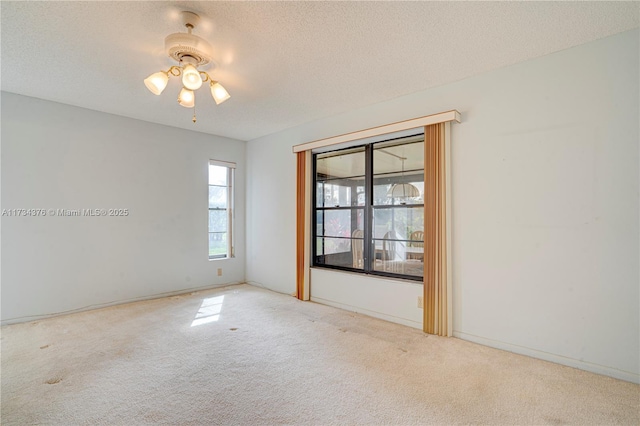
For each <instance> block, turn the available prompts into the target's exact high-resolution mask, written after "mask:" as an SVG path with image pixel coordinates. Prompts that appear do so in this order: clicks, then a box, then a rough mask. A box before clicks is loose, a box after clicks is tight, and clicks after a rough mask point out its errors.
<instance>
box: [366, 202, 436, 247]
mask: <svg viewBox="0 0 640 426" xmlns="http://www.w3.org/2000/svg"><path fill="white" fill-rule="evenodd" d="M422 230H424V208H423V207H408V206H407V207H402V206H398V207H385V208H380V207H379V208H374V209H373V237H374V238H384V236H385V234H386V233H387V232H389V231H394V232H395V233H396V239H398V240H409V239H411V234H412V233H413V232H415V231H422Z"/></svg>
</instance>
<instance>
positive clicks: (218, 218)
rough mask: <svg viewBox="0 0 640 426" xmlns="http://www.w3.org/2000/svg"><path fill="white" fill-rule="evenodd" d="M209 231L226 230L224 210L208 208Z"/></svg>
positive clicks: (225, 213)
mask: <svg viewBox="0 0 640 426" xmlns="http://www.w3.org/2000/svg"><path fill="white" fill-rule="evenodd" d="M209 232H227V211H226V210H209Z"/></svg>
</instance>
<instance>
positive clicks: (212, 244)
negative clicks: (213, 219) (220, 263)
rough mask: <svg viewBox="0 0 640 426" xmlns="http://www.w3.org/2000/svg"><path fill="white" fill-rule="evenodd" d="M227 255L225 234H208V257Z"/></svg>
mask: <svg viewBox="0 0 640 426" xmlns="http://www.w3.org/2000/svg"><path fill="white" fill-rule="evenodd" d="M222 255H224V256H226V255H227V233H226V232H215V233H214V232H210V233H209V256H222Z"/></svg>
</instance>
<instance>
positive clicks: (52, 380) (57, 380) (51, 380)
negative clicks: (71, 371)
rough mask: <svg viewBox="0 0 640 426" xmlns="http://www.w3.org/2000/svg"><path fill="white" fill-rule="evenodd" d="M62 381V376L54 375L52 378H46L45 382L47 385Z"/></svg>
mask: <svg viewBox="0 0 640 426" xmlns="http://www.w3.org/2000/svg"><path fill="white" fill-rule="evenodd" d="M61 381H62V377H54V378H52V379H49V380H47V381H46V382H45V383H46V384H48V385H55V384H56V383H60V382H61Z"/></svg>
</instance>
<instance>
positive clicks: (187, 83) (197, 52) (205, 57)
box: [144, 11, 231, 123]
mask: <svg viewBox="0 0 640 426" xmlns="http://www.w3.org/2000/svg"><path fill="white" fill-rule="evenodd" d="M181 16H182V22H183V24H184V26H185V27H186V28H187V32H186V33H173V34H169V35H168V36H167V37H166V38H165V39H164V47H165V51H166V53H167V55H169V57H170V58H172V59H175V60H176V61H177V62H178V65H174V66H172V67H171V68H169V69H168V70H166V71H158V72H156V73H154V74H151V75H150V76H149V77H147V78H145V79H144V84H145V86H147V89H149V91H150V92H151V93H153V94H154V95H160V94H161V93H162V91H163V90H164V89H165V87H167V83H168V82H169V77H182V78H181V80H182V90H181V91H180V94H179V95H178V103H179V104H180V105H181V106H183V107H185V108H193V119H192V121H193V122H194V123H195V122H196V95H195V91H196V90H198V89H199V88H200V87H201V86H202V84H203V83H209V88H210V90H211V96H212V97H213V100H214V101H215V102H216V104H217V105H219V104H221V103H222V102H224V101H226V100H227V99H229V98H230V97H231V95H229V92H227V90H226V89H225V88H224V87H223V86H222V85H221V84H220V83H219V82H218V81H216V80H214V79H213V78H211V76H210V75H209V74H208V73H206V72H205V71H201V70H199V69H198V67H201V66H204V65H207V64H209V63H213V60H212V49H211V45H210V44H209V42H208V41H206V40H205V39H203V38H202V37H199V36H197V35H195V34H193V33H192V32H193V30H194V28H195V27H196V25H198V23H199V22H200V16H198V15H197V14H195V13H193V12H188V11H184V12H181ZM214 65H215V64H214Z"/></svg>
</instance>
